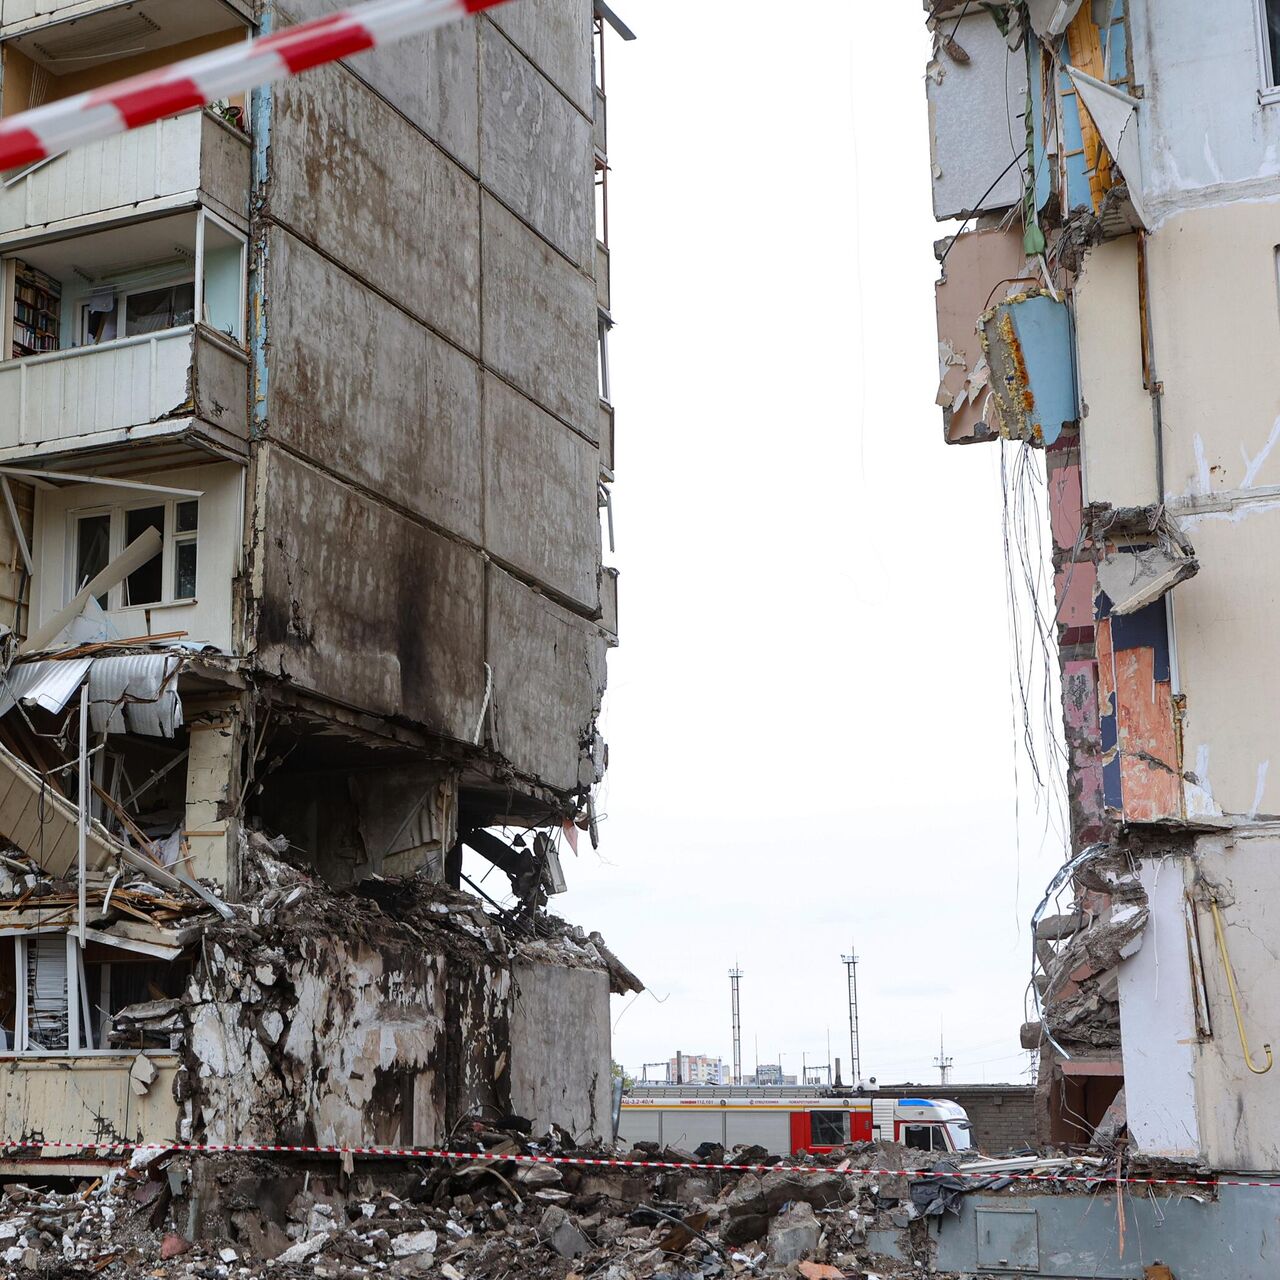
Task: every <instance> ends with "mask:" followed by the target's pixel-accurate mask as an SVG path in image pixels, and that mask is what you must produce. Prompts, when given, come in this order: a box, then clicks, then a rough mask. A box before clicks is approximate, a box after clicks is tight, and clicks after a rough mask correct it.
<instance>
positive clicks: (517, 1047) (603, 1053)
mask: <svg viewBox="0 0 1280 1280" xmlns="http://www.w3.org/2000/svg"><path fill="white" fill-rule="evenodd" d="M512 984H513V987H514V1000H513V1002H512V1010H511V1106H512V1109H513V1110H514V1111H515V1113H516V1114H517V1115H521V1116H525V1117H527V1118H528V1119H530V1120H532V1121H533V1131H534V1133H545V1132H546V1131H547V1129H548V1127H549V1126H550V1125H552V1124H558V1125H560V1126H561V1127H562V1128H564V1129H567V1130H568V1131H569V1132H570V1133H571V1134H573V1135H574V1137H575V1138H583V1137H588V1136H590V1137H600V1138H611V1137H612V1136H613V1119H612V1082H611V1079H610V1074H609V1069H610V1064H611V1061H612V1058H611V1051H610V1045H611V1041H610V1028H609V979H608V975H607V974H605V973H603V972H601V971H599V970H596V969H566V968H562V967H559V966H553V965H545V964H533V963H530V962H529V961H527V960H518V961H516V963H515V964H514V965H513V967H512ZM570 1049H571V1050H572V1052H567V1051H568V1050H570Z"/></svg>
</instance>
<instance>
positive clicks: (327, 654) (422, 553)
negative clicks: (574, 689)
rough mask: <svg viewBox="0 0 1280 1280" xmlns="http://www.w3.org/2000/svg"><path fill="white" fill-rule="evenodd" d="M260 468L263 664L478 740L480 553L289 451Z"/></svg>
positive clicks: (267, 450) (269, 454) (317, 687)
mask: <svg viewBox="0 0 1280 1280" xmlns="http://www.w3.org/2000/svg"><path fill="white" fill-rule="evenodd" d="M257 466H258V469H259V477H258V492H259V498H258V511H259V513H260V516H263V515H265V519H266V522H267V523H266V529H265V530H263V531H261V532H259V534H258V539H257V549H256V553H257V556H258V558H259V563H258V565H257V567H256V571H255V575H254V576H255V586H256V589H257V592H258V596H259V602H258V610H259V613H258V660H259V662H260V664H261V665H262V666H263V667H265V668H266V669H267V670H269V671H272V672H278V673H279V674H280V675H282V676H284V677H285V678H287V679H290V680H293V681H295V682H296V683H297V684H299V685H301V686H303V687H304V688H306V689H310V690H314V691H315V692H318V693H320V694H323V695H324V696H327V697H329V698H332V699H334V700H335V701H338V702H342V703H346V704H348V705H351V706H356V707H361V708H365V709H367V710H370V711H373V712H376V713H379V714H382V715H392V716H397V717H404V718H405V719H408V720H411V721H415V722H417V723H419V724H422V725H425V726H427V727H428V728H430V729H432V730H433V731H435V732H438V733H441V734H443V735H445V736H446V737H451V738H459V739H469V738H470V735H471V733H472V732H473V731H474V727H475V723H476V719H477V717H478V716H479V714H480V704H481V701H482V699H483V697H484V684H485V674H484V666H483V663H482V660H481V644H482V608H483V598H482V585H481V583H482V572H483V570H482V562H481V560H480V556H479V554H478V553H477V552H473V551H469V550H467V549H466V548H465V547H463V546H461V545H459V544H457V543H454V542H450V541H448V540H447V539H445V538H442V537H440V536H439V535H437V534H434V533H432V532H430V531H429V530H427V529H424V528H423V527H421V526H420V525H417V524H415V523H414V522H413V521H411V520H408V519H406V518H405V517H403V516H401V515H399V514H397V513H396V512H394V511H392V510H391V509H390V508H389V507H385V506H383V505H381V504H380V503H377V502H375V501H372V500H371V499H369V498H368V497H366V496H364V495H362V494H360V493H357V492H356V491H355V490H353V489H350V488H348V487H346V486H345V485H343V484H341V483H339V482H338V481H337V480H335V479H333V478H332V477H330V476H328V475H325V474H323V473H321V472H319V471H317V470H315V469H313V468H312V467H310V466H308V465H306V464H305V463H303V462H300V461H298V460H297V459H295V458H293V457H291V456H290V455H289V454H287V453H284V452H283V451H282V450H281V449H279V448H274V447H271V446H266V447H264V448H262V449H261V450H260V452H259V454H258V459H257Z"/></svg>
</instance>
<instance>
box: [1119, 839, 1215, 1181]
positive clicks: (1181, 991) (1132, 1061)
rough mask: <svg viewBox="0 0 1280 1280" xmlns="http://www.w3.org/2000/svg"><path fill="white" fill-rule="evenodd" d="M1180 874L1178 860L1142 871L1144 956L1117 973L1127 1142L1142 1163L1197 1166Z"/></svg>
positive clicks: (1150, 864) (1192, 1039)
mask: <svg viewBox="0 0 1280 1280" xmlns="http://www.w3.org/2000/svg"><path fill="white" fill-rule="evenodd" d="M1183 872H1184V867H1183V863H1182V860H1180V859H1179V860H1172V859H1171V860H1168V861H1164V860H1153V861H1149V862H1146V863H1144V864H1143V865H1142V867H1141V877H1142V887H1143V888H1144V889H1145V890H1146V892H1147V901H1148V903H1149V906H1150V911H1151V914H1150V917H1149V919H1148V921H1147V928H1146V932H1145V933H1144V934H1143V938H1142V947H1141V949H1140V950H1139V951H1138V952H1137V954H1136V955H1134V956H1131V957H1130V958H1129V959H1127V960H1123V961H1121V963H1120V967H1119V969H1118V970H1117V972H1118V975H1119V983H1120V1029H1121V1034H1122V1035H1123V1038H1124V1041H1123V1047H1124V1091H1125V1109H1126V1113H1127V1116H1128V1121H1129V1140H1130V1142H1131V1143H1132V1144H1133V1146H1134V1148H1135V1149H1136V1150H1137V1151H1140V1152H1141V1153H1142V1154H1143V1155H1148V1156H1172V1157H1187V1158H1194V1157H1196V1156H1198V1155H1199V1153H1200V1129H1199V1124H1198V1123H1197V1119H1196V1089H1195V1071H1196V1022H1195V1008H1194V1006H1193V1004H1192V996H1191V969H1190V966H1189V964H1188V962H1187V927H1186V916H1185V913H1184V898H1183V894H1184V885H1183Z"/></svg>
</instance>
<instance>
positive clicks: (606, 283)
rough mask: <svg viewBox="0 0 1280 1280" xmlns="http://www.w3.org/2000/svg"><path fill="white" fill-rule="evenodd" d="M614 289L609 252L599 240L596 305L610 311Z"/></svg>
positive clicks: (597, 246) (597, 244) (597, 242)
mask: <svg viewBox="0 0 1280 1280" xmlns="http://www.w3.org/2000/svg"><path fill="white" fill-rule="evenodd" d="M611 294H612V288H611V284H610V280H609V250H608V249H606V248H605V246H604V245H603V244H601V243H600V241H599V240H597V241H596V304H597V305H598V306H599V307H600V308H601V310H603V311H609V310H610V309H611V308H610V305H609V301H610V296H611Z"/></svg>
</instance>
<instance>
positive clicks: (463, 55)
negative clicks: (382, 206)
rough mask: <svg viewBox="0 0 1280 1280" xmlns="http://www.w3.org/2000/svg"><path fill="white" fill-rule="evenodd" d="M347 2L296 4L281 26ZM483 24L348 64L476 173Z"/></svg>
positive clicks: (302, 0) (297, 0)
mask: <svg viewBox="0 0 1280 1280" xmlns="http://www.w3.org/2000/svg"><path fill="white" fill-rule="evenodd" d="M344 7H345V6H344V5H343V3H342V0H290V2H289V4H287V5H284V6H281V9H280V13H281V16H282V22H281V25H286V24H291V23H293V22H297V21H303V20H305V19H308V18H318V17H321V16H323V15H324V14H326V13H333V12H334V11H336V10H338V9H341V8H344ZM478 27H479V23H477V22H473V21H472V22H451V23H449V24H448V25H447V26H444V27H441V28H439V29H438V30H436V31H431V32H428V33H427V34H426V35H423V36H414V37H412V38H410V39H408V40H395V41H392V42H391V43H390V44H384V45H382V46H381V47H380V48H378V49H371V50H369V51H368V52H367V53H361V54H357V55H356V56H355V57H353V58H349V59H347V66H348V67H349V68H350V69H351V70H352V71H354V72H355V73H356V75H358V76H359V77H360V79H362V80H363V81H364V82H365V83H366V84H367V85H369V87H370V88H372V89H373V90H374V92H375V93H378V94H380V95H381V96H382V97H384V98H385V99H386V100H387V101H388V102H389V103H390V104H391V105H392V106H393V107H395V109H396V110H397V111H399V112H400V113H401V114H402V115H404V116H406V117H407V118H408V119H409V120H410V121H411V122H412V123H413V124H415V125H417V126H418V128H419V129H421V130H422V131H423V132H424V133H425V134H427V135H428V136H429V137H430V138H432V139H433V140H434V141H435V142H437V143H439V144H440V146H442V147H443V148H444V149H445V150H446V151H448V152H449V153H450V154H451V155H452V156H453V157H454V159H455V160H457V161H458V163H459V164H461V165H463V166H465V167H466V168H467V169H469V170H470V171H471V172H472V173H474V172H475V171H476V170H477V169H478V168H479V164H480V151H479V112H480V82H479V67H478V59H477V53H476V43H477V30H478Z"/></svg>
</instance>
